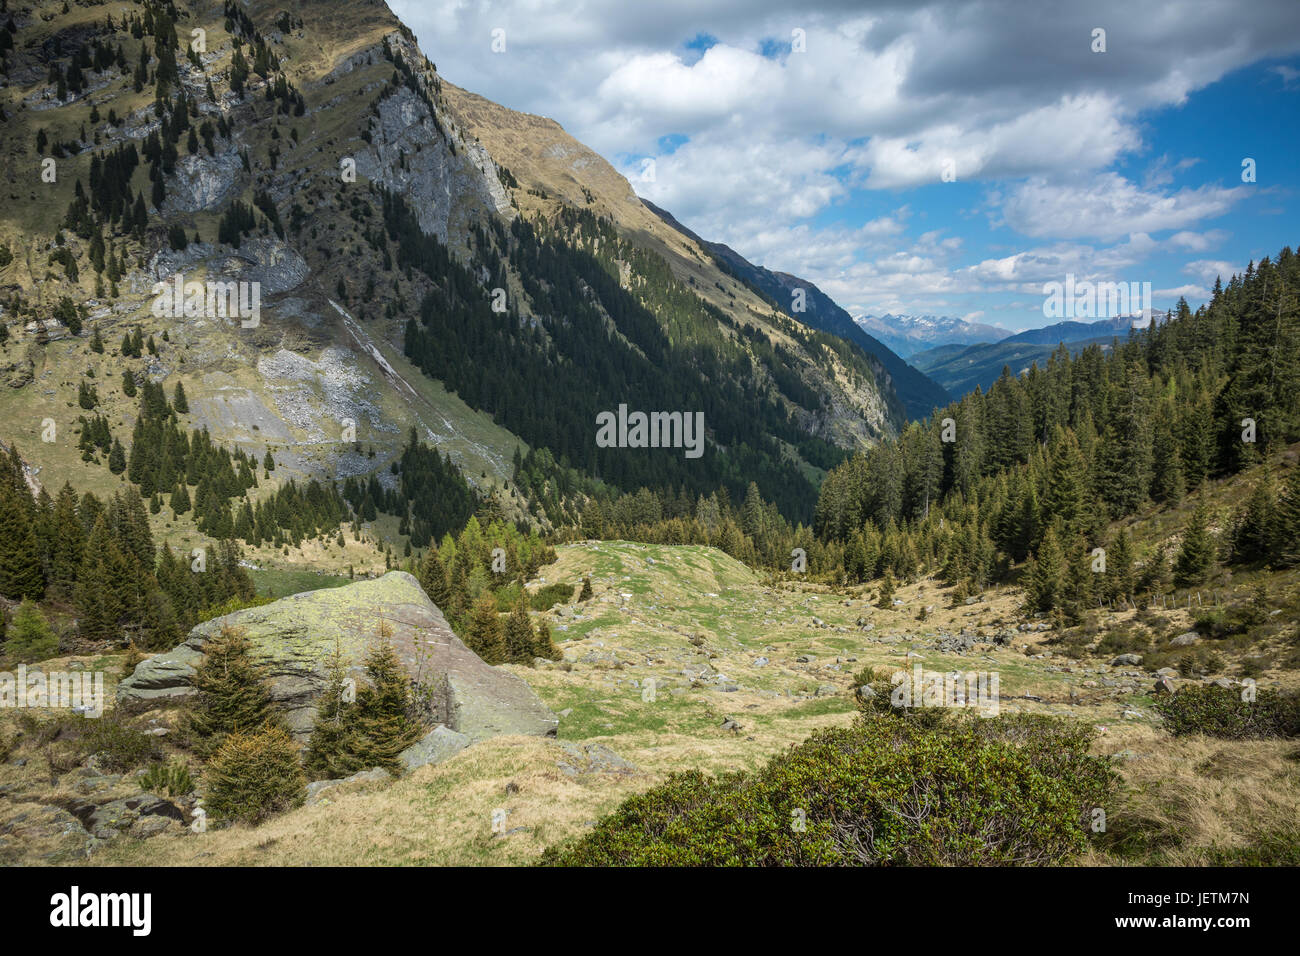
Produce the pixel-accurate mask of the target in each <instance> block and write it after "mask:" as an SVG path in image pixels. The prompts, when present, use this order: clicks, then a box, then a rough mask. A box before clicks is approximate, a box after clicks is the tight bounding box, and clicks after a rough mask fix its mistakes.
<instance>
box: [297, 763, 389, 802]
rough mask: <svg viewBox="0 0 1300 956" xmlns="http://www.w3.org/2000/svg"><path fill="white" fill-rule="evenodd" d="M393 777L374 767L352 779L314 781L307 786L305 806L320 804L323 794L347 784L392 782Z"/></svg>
mask: <svg viewBox="0 0 1300 956" xmlns="http://www.w3.org/2000/svg"><path fill="white" fill-rule="evenodd" d="M392 779H393V775H392V774H391V773H389V772H388V771H387V770H385V769H384V768H382V767H372V768H370V769H369V770H360V771H358V772H357V773H354V774H353V775H352V776H350V777H340V778H338V779H337V780H313V781H312V782H311V783H309V784H307V799H306V801H305V802H304V806H311V805H312V804H314V803H320V801H321V800H322V799H324V797H323V796H322V794H324V793H326V792H327V791H329V790H333V789H334V788H335V787H337V786H339V785H341V784H345V783H383V782H385V781H387V780H392Z"/></svg>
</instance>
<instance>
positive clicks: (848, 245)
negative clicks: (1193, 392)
mask: <svg viewBox="0 0 1300 956" xmlns="http://www.w3.org/2000/svg"><path fill="white" fill-rule="evenodd" d="M392 6H393V9H394V10H395V12H396V13H397V14H398V15H399V16H401V17H402V18H403V19H404V20H405V22H407V23H408V24H409V25H410V26H411V27H412V28H413V29H414V30H415V31H416V34H417V36H418V37H419V39H420V41H421V45H422V47H423V48H424V51H425V53H426V54H428V55H429V57H430V58H431V59H433V60H434V61H435V62H436V63H437V64H438V67H439V70H440V72H441V73H442V74H443V75H444V76H445V77H447V79H449V80H450V81H451V82H453V83H457V84H459V85H461V86H464V87H466V88H468V89H470V90H473V91H474V92H477V93H480V94H482V95H484V96H487V97H489V98H491V99H494V100H496V101H498V102H501V103H503V104H504V105H506V106H509V107H512V108H514V109H519V110H523V111H526V112H531V113H539V114H542V115H547V116H552V117H554V118H555V119H557V120H558V121H559V122H560V123H561V124H563V125H564V127H565V128H566V129H567V130H568V131H569V132H570V133H572V134H573V135H574V136H575V137H577V138H578V139H579V140H581V141H582V142H584V143H586V144H587V145H589V146H591V147H592V148H594V149H595V150H597V151H598V152H600V153H601V154H602V155H604V156H606V157H607V158H609V159H610V160H611V161H612V162H614V164H615V166H616V167H619V168H620V170H621V171H622V172H623V173H624V174H625V175H629V178H632V179H634V180H635V178H636V174H637V173H638V172H639V171H640V169H641V166H640V162H641V160H642V159H643V158H647V157H648V158H653V159H654V160H655V165H656V177H655V182H653V183H642V182H635V181H634V186H635V188H636V189H637V190H638V192H641V193H642V194H643V195H645V196H646V197H647V198H648V199H651V200H652V201H654V202H655V203H657V204H659V205H661V206H663V207H664V208H666V209H668V210H669V211H671V212H672V213H673V214H674V215H675V216H676V217H677V218H678V219H680V220H681V221H682V222H683V223H685V224H686V225H687V226H689V227H690V228H692V229H694V230H695V231H697V232H698V233H700V234H701V235H703V236H705V237H706V238H708V239H713V240H718V241H722V242H726V243H727V244H729V245H731V246H733V247H734V248H735V249H737V251H739V252H740V253H741V254H742V255H745V256H746V257H748V258H750V259H752V260H754V261H756V262H759V263H761V264H763V265H766V266H768V267H769V268H773V269H778V270H781V271H789V272H794V273H796V274H800V275H806V276H807V277H808V278H809V279H811V280H812V281H815V282H817V283H818V284H819V285H821V286H822V287H823V288H825V289H826V291H827V292H828V293H829V294H831V295H832V296H833V297H835V298H836V299H837V301H841V303H842V304H844V305H845V306H846V308H847V307H850V304H852V303H859V304H879V303H884V302H889V303H891V304H892V308H893V310H895V311H898V310H906V311H918V312H919V311H923V310H922V309H921V308H917V307H914V304H915V303H916V302H919V301H922V300H926V297H930V298H929V299H928V300H927V301H933V300H934V299H935V298H937V297H941V296H953V295H959V294H970V295H979V294H986V293H987V292H990V291H999V290H1012V291H1014V290H1016V289H1018V288H1026V289H1027V291H1031V292H1032V291H1035V290H1033V289H1031V288H1029V284H1032V283H1033V282H1039V283H1041V282H1042V281H1045V280H1044V278H1043V277H1044V276H1048V277H1059V275H1060V274H1061V273H1062V272H1064V271H1074V272H1075V273H1076V274H1077V275H1085V274H1095V275H1097V276H1098V277H1105V278H1110V277H1112V275H1113V274H1114V273H1116V272H1125V273H1132V272H1133V271H1134V270H1135V269H1137V268H1139V267H1140V265H1141V263H1142V262H1143V261H1145V260H1146V259H1148V258H1149V257H1151V256H1153V255H1155V254H1157V253H1160V252H1169V251H1172V250H1178V251H1179V252H1182V253H1190V254H1194V255H1205V254H1207V253H1211V252H1212V251H1213V250H1215V249H1216V248H1217V247H1218V246H1220V245H1221V244H1222V243H1223V242H1224V241H1225V240H1226V238H1227V234H1226V233H1225V232H1224V231H1223V230H1221V229H1217V228H1211V229H1206V228H1205V227H1204V226H1203V225H1202V223H1204V222H1205V221H1206V220H1212V219H1214V218H1216V217H1218V216H1221V215H1223V214H1224V213H1225V212H1228V211H1230V210H1231V209H1232V208H1233V207H1234V205H1236V204H1237V203H1239V202H1240V201H1241V200H1242V198H1243V196H1245V195H1246V189H1245V188H1242V187H1240V186H1238V187H1236V188H1231V187H1225V186H1222V185H1216V184H1205V183H1202V184H1200V185H1186V186H1181V187H1180V186H1177V185H1176V184H1177V183H1179V182H1183V181H1185V177H1186V175H1187V174H1188V171H1189V170H1192V169H1193V168H1196V166H1197V163H1198V160H1197V158H1196V157H1189V156H1178V155H1172V154H1162V155H1160V156H1155V157H1150V158H1148V159H1146V160H1145V162H1144V161H1143V157H1144V151H1145V150H1146V149H1147V148H1148V144H1147V142H1146V141H1145V136H1147V135H1149V133H1148V132H1147V127H1146V125H1145V124H1146V122H1147V120H1148V118H1149V116H1150V114H1151V112H1152V111H1155V110H1159V109H1162V108H1167V107H1171V106H1179V105H1181V104H1183V103H1184V102H1185V101H1186V100H1187V97H1188V96H1189V94H1191V93H1192V92H1194V91H1196V90H1199V89H1202V88H1204V87H1205V86H1207V85H1209V84H1211V83H1214V82H1215V81H1217V80H1219V79H1220V78H1222V77H1223V76H1225V75H1227V74H1228V73H1230V72H1232V71H1234V70H1238V69H1240V68H1242V67H1244V66H1247V65H1250V64H1252V63H1257V62H1260V61H1263V60H1269V59H1276V58H1278V57H1281V56H1286V55H1290V54H1294V53H1295V52H1296V51H1297V50H1300V19H1297V18H1296V17H1295V16H1294V0H1263V2H1257V3H1255V4H1253V5H1252V6H1251V10H1250V16H1249V17H1243V16H1242V15H1241V11H1240V6H1239V3H1238V2H1237V0H1202V2H1200V3H1199V4H1198V6H1197V9H1196V15H1195V16H1188V15H1186V13H1185V12H1184V11H1183V10H1182V9H1181V7H1180V5H1179V4H1178V3H1177V2H1175V0H1153V2H1151V3H1146V4H1133V3H1132V2H1131V0H1094V2H1092V3H1090V4H1087V5H1081V6H1065V7H1059V8H1058V7H1053V8H1052V9H1051V11H1050V13H1049V12H1047V11H1046V10H1040V9H1038V8H1037V7H1035V6H1033V5H1028V6H1026V5H1024V4H1022V3H1019V2H1016V0H978V2H976V0H919V2H918V3H917V4H912V5H900V4H897V3H896V2H891V0H810V3H808V4H803V5H799V6H798V7H797V8H795V7H791V5H790V4H789V3H788V0H747V2H744V3H742V2H739V0H718V2H712V3H710V2H704V0H660V2H657V3H655V4H628V3H626V2H623V0H578V2H577V3H574V2H572V0H565V2H561V0H493V2H492V3H489V4H475V3H469V2H466V0H419V2H418V3H417V2H416V0H393V2H392ZM1097 24H1105V25H1107V27H1108V39H1109V49H1108V52H1107V53H1105V54H1104V55H1099V54H1093V53H1092V52H1091V50H1090V48H1089V47H1090V38H1091V30H1092V28H1093V26H1095V25H1097ZM495 27H502V28H504V29H505V30H506V31H507V42H508V49H507V52H506V53H504V54H492V53H491V49H490V39H491V31H492V29H493V28H495ZM796 27H798V28H800V29H802V30H804V31H805V32H806V36H807V52H805V53H794V52H791V51H790V49H789V40H790V36H791V30H792V29H793V28H796ZM701 35H708V36H712V37H716V38H717V41H716V42H714V43H713V44H712V45H710V46H708V48H707V49H704V50H703V51H700V50H698V49H692V48H687V46H686V45H685V44H686V42H687V41H688V40H690V39H691V38H693V37H698V36H701ZM763 52H767V53H768V54H769V55H767V56H764V55H762V53H763ZM1272 69H1273V70H1274V72H1275V73H1276V75H1277V76H1278V77H1280V78H1281V81H1282V84H1281V85H1282V86H1283V87H1292V86H1294V85H1295V83H1296V76H1297V75H1300V71H1296V70H1294V69H1293V68H1291V67H1287V66H1276V67H1273V68H1272ZM1271 85H1272V86H1273V87H1274V89H1276V87H1277V86H1278V84H1277V82H1276V81H1272V84H1271ZM666 136H672V137H683V136H684V137H686V138H687V141H686V142H685V143H682V144H680V145H677V146H676V148H675V149H665V148H662V147H661V146H660V143H661V141H662V138H663V137H666ZM949 159H951V160H952V162H953V164H954V167H955V173H956V176H957V180H958V182H960V183H969V182H979V183H981V184H983V187H984V193H985V199H984V202H983V204H982V205H981V211H982V212H983V213H984V216H983V217H981V220H980V225H981V226H983V223H984V222H985V221H987V222H988V223H989V224H990V225H991V226H992V227H993V229H994V231H995V232H996V233H998V235H997V238H998V240H999V241H1001V242H1002V243H1003V247H1002V249H1000V250H999V251H998V253H997V254H995V255H989V253H987V252H985V251H984V250H982V249H981V250H980V252H979V253H978V254H977V255H978V256H979V257H980V258H978V259H977V260H976V261H974V262H972V261H971V260H970V259H969V258H968V259H967V260H966V261H962V256H963V254H964V250H965V249H967V248H971V247H976V246H977V243H975V242H973V241H971V237H970V232H969V231H968V227H966V226H964V225H963V223H968V222H972V220H970V219H969V213H968V211H967V210H962V209H955V208H954V209H953V210H952V213H951V218H949V219H944V218H942V217H941V216H939V215H938V214H936V213H935V211H934V209H933V204H932V203H922V202H921V201H920V200H917V201H913V199H912V197H911V196H907V195H903V196H901V197H895V196H892V195H891V193H892V192H893V191H896V190H908V189H912V188H917V187H919V188H931V186H932V184H936V185H934V186H933V188H945V187H944V186H943V185H942V184H939V180H940V175H941V173H942V171H943V164H944V162H945V161H946V160H949ZM1121 163H1122V164H1123V166H1122V167H1120V168H1124V169H1125V170H1126V175H1121V174H1119V173H1118V172H1115V171H1114V170H1115V169H1116V168H1117V167H1119V164H1121ZM1130 170H1131V171H1130ZM1202 172H1203V171H1202ZM1207 178H1208V177H1207ZM1228 178H1229V179H1230V180H1231V179H1234V178H1235V177H1234V176H1230V177H1228ZM967 195H969V194H968V193H967ZM863 197H883V198H884V200H885V202H887V203H889V204H891V205H893V206H894V207H895V208H894V209H893V211H891V212H884V213H882V212H881V211H879V206H880V203H879V202H877V201H875V199H874V198H872V199H869V200H866V201H864V200H863ZM963 201H964V202H967V203H969V202H970V201H971V200H963ZM848 204H853V209H854V210H866V209H870V210H871V212H869V213H868V212H861V213H859V215H861V216H862V218H863V220H864V221H861V222H857V223H855V222H852V221H851V215H846V216H836V217H834V218H835V221H836V223H837V224H833V225H825V224H818V225H814V222H816V221H818V220H817V217H819V216H825V215H826V214H827V213H828V212H831V211H834V210H836V209H837V208H840V207H844V206H847V205H848ZM828 218H829V217H828ZM845 219H849V220H850V221H848V222H842V220H845ZM936 227H941V228H936ZM913 230H914V231H915V232H916V233H920V236H919V238H913V237H912V235H910V234H909V233H911V232H912V231H913ZM1167 231H1173V235H1171V236H1169V237H1168V238H1164V239H1159V240H1155V239H1152V238H1151V237H1152V236H1153V235H1159V234H1160V233H1163V232H1167ZM1012 232H1014V233H1016V234H1017V235H1012V234H1011V233H1012ZM954 233H961V235H956V234H954ZM963 237H966V241H963ZM1003 250H1005V251H1003ZM1219 254H1223V253H1219ZM1225 274H1230V272H1229V273H1225ZM1124 277H1125V278H1141V277H1140V276H1131V275H1129V274H1126V275H1125V276H1124ZM1197 278H1200V277H1199V276H1198V277H1197ZM1210 281H1212V280H1210ZM957 307H960V308H961V309H963V310H964V311H970V304H969V303H966V304H959V305H958V306H957Z"/></svg>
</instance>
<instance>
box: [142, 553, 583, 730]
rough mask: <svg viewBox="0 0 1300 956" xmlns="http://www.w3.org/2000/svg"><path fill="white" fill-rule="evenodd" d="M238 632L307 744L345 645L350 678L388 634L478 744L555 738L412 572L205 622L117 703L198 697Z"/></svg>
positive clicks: (543, 712)
mask: <svg viewBox="0 0 1300 956" xmlns="http://www.w3.org/2000/svg"><path fill="white" fill-rule="evenodd" d="M227 627H229V628H238V629H239V630H241V631H243V633H244V635H245V637H247V639H248V643H249V647H250V651H251V653H252V656H253V658H254V660H256V661H258V662H259V663H261V664H262V665H263V666H264V667H265V668H266V672H267V675H268V682H269V686H270V690H271V699H272V700H273V701H274V702H275V703H276V704H277V705H278V706H279V707H280V708H281V709H282V710H283V711H284V714H285V721H286V723H287V725H288V727H289V729H290V731H291V732H292V733H293V735H294V736H295V737H296V738H298V739H299V740H300V741H305V740H306V739H307V738H308V737H309V736H310V735H311V728H312V722H313V721H314V720H315V717H316V698H317V697H318V695H319V694H320V693H321V692H322V690H323V689H324V688H325V684H326V663H327V662H328V660H329V658H330V655H331V654H332V653H333V651H334V643H335V641H336V640H337V641H338V643H339V646H340V647H341V648H342V651H343V656H344V658H345V659H346V660H348V661H350V662H351V665H352V670H351V672H350V673H351V676H352V677H353V678H355V679H356V681H357V682H358V684H360V683H363V682H364V681H365V679H366V678H365V668H364V667H363V662H364V660H365V657H366V654H367V653H368V652H369V650H370V648H371V646H372V645H373V644H374V643H376V642H377V641H379V640H381V639H382V638H383V637H384V636H386V637H387V639H388V640H389V641H390V642H391V643H392V645H393V648H394V650H395V651H396V652H397V655H398V657H399V659H400V660H401V661H402V664H403V666H404V667H405V668H406V670H407V672H408V673H409V674H410V675H411V677H412V678H413V679H414V680H416V681H417V682H419V683H421V684H423V685H426V686H427V687H429V688H430V689H431V691H432V710H433V713H432V717H433V719H434V721H435V722H440V723H442V724H445V725H446V726H447V727H449V728H450V729H451V730H454V731H456V732H457V733H460V734H463V735H465V736H466V737H468V738H469V739H470V741H471V742H477V741H479V740H483V739H486V738H488V737H494V736H497V735H499V734H535V735H547V736H553V735H554V734H555V730H556V727H557V726H558V725H559V718H558V717H556V716H555V715H554V714H553V713H551V711H550V710H548V709H547V707H546V705H545V704H543V703H542V702H541V700H540V699H539V698H538V697H537V695H536V694H535V693H533V691H532V689H531V688H530V687H529V686H528V685H527V684H526V683H524V682H523V681H522V680H520V679H519V678H518V677H515V676H514V675H513V674H510V673H509V672H508V671H505V670H501V669H500V668H496V667H492V666H490V665H488V664H485V663H484V662H483V661H482V660H481V659H480V658H479V657H478V655H476V654H475V653H474V652H473V651H471V650H470V649H469V648H468V647H466V646H465V645H464V644H463V643H462V642H461V640H460V638H458V637H456V635H455V634H454V633H452V630H451V628H450V627H449V626H448V624H447V620H446V618H445V617H443V615H442V612H441V611H440V610H438V608H437V606H436V605H435V604H434V603H433V602H432V601H431V600H429V597H428V595H426V594H425V593H424V591H423V590H422V589H421V588H420V585H419V583H418V582H417V581H416V580H415V578H414V577H412V576H411V575H409V574H406V573H405V572H402V571H392V572H390V573H388V574H385V575H384V576H383V577H381V578H376V579H374V580H369V581H358V582H356V583H354V584H349V585H346V586H344V587H340V588H326V589H323V590H320V591H305V592H303V593H302V594H295V595H292V596H291V597H286V598H282V599H281V600H279V601H275V602H273V603H271V604H265V605H263V606H261V607H255V608H248V609H246V610H242V611H236V612H235V613H233V614H227V615H225V616H223V617H218V618H213V619H212V620H210V621H205V622H204V623H202V624H200V625H199V626H198V627H196V628H194V630H192V631H191V632H190V633H189V636H188V637H187V638H186V639H185V642H184V643H183V644H181V645H180V646H179V647H177V648H174V649H173V650H171V651H169V652H167V653H165V654H160V655H157V656H155V657H153V658H150V659H148V660H145V661H143V662H141V664H140V665H139V666H138V667H137V668H136V669H135V671H134V673H133V674H132V675H131V676H130V677H128V678H127V679H125V680H123V681H122V682H121V683H120V684H119V685H118V703H119V705H122V706H125V707H129V708H135V709H144V708H148V707H151V706H155V705H157V704H158V703H161V702H164V701H166V700H168V699H175V698H177V697H183V696H186V695H187V694H189V693H192V692H193V688H192V686H191V684H190V682H191V680H192V678H193V667H194V665H196V664H197V662H198V660H199V659H200V658H199V656H200V655H201V654H202V653H203V648H204V646H205V645H206V644H207V642H208V641H209V640H210V639H211V638H212V637H214V636H215V635H217V634H220V633H221V630H222V628H227Z"/></svg>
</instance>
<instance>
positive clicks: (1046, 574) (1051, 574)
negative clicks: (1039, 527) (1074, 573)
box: [1026, 525, 1065, 611]
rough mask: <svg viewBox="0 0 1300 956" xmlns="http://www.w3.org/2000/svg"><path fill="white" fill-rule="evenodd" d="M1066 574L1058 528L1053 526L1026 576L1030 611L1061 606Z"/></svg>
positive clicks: (1049, 528) (1049, 529)
mask: <svg viewBox="0 0 1300 956" xmlns="http://www.w3.org/2000/svg"><path fill="white" fill-rule="evenodd" d="M1064 574H1065V567H1064V558H1063V557H1062V554H1061V544H1060V538H1059V537H1058V536H1057V533H1056V526H1055V525H1051V526H1049V527H1048V529H1047V533H1046V534H1044V535H1043V540H1042V543H1041V544H1039V546H1038V551H1037V552H1036V553H1035V554H1034V557H1033V559H1032V560H1031V562H1030V565H1029V568H1028V571H1027V574H1026V581H1027V591H1028V594H1027V597H1028V605H1029V610H1031V611H1050V610H1052V609H1053V608H1055V607H1056V606H1057V605H1058V604H1060V601H1061V592H1062V588H1063V586H1064Z"/></svg>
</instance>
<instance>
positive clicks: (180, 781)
mask: <svg viewBox="0 0 1300 956" xmlns="http://www.w3.org/2000/svg"><path fill="white" fill-rule="evenodd" d="M140 789H142V790H145V791H147V792H149V793H166V794H167V795H168V796H169V797H183V796H185V794H187V793H191V792H193V790H194V777H193V776H191V775H190V768H189V767H187V766H186V765H185V762H184V761H183V760H172V761H171V762H169V763H166V764H161V763H156V764H152V765H150V766H149V768H148V769H147V770H146V771H145V772H144V773H142V774H141V775H140Z"/></svg>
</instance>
